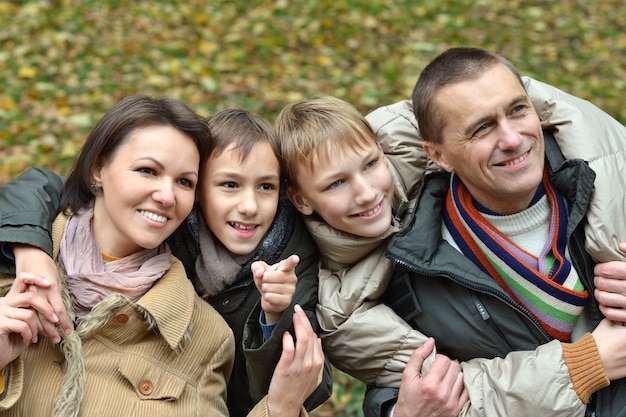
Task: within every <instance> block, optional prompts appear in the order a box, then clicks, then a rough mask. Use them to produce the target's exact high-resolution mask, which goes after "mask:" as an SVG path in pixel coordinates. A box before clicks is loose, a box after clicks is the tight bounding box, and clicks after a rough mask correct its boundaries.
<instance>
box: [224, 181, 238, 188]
mask: <svg viewBox="0 0 626 417" xmlns="http://www.w3.org/2000/svg"><path fill="white" fill-rule="evenodd" d="M222 187H224V188H229V189H234V188H237V183H236V182H233V181H227V182H225V183H222Z"/></svg>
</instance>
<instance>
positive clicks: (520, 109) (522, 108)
mask: <svg viewBox="0 0 626 417" xmlns="http://www.w3.org/2000/svg"><path fill="white" fill-rule="evenodd" d="M527 108H528V106H526V105H524V104H519V105H517V106H515V107H513V109H511V114H512V115H513V116H516V115H520V114H526V109H527Z"/></svg>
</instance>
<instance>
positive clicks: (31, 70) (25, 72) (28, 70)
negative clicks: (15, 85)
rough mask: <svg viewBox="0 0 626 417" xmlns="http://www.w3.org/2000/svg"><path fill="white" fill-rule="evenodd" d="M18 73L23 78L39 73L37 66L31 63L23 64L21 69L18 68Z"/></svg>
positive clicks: (32, 76)
mask: <svg viewBox="0 0 626 417" xmlns="http://www.w3.org/2000/svg"><path fill="white" fill-rule="evenodd" d="M17 75H18V76H19V77H21V78H34V77H35V75H37V68H35V67H32V66H30V65H22V66H21V67H20V69H19V70H17Z"/></svg>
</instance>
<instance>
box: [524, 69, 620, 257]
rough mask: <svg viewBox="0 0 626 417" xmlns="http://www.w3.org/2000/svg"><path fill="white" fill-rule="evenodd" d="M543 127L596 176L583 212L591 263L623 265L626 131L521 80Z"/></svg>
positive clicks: (582, 103) (579, 102)
mask: <svg viewBox="0 0 626 417" xmlns="http://www.w3.org/2000/svg"><path fill="white" fill-rule="evenodd" d="M523 78H524V83H525V85H526V91H527V92H528V95H529V97H530V98H531V100H532V102H533V105H534V106H535V108H536V109H537V113H538V114H539V118H540V119H541V122H542V126H543V127H544V128H547V129H551V130H553V131H554V136H555V138H556V141H557V143H558V145H559V147H560V148H561V151H562V152H563V155H564V156H565V157H566V158H568V159H570V158H580V159H584V160H585V161H587V163H588V164H589V166H590V167H591V168H592V169H593V170H594V171H595V173H596V180H595V183H594V186H595V190H594V193H593V197H592V199H591V205H590V207H589V209H588V211H587V225H586V226H585V246H586V249H587V251H588V252H589V254H590V255H591V256H592V257H593V258H594V260H595V261H596V262H607V261H616V260H621V261H626V255H625V254H624V253H622V252H621V251H620V250H619V249H618V248H617V244H618V243H619V242H623V241H626V222H624V221H623V217H624V212H625V211H626V207H625V205H626V200H624V199H623V198H615V190H624V189H626V170H625V168H624V166H625V164H624V161H626V127H624V125H622V124H621V123H619V122H618V121H617V120H615V119H614V118H612V117H611V116H609V115H608V114H607V113H605V112H603V111H602V110H600V109H599V108H598V107H596V106H595V105H594V104H592V103H590V102H589V101H587V100H583V99H580V98H578V97H575V96H572V95H570V94H567V93H565V92H564V91H561V90H559V89H558V88H555V87H552V86H550V85H548V84H545V83H542V82H540V81H536V80H533V79H531V78H528V77H523Z"/></svg>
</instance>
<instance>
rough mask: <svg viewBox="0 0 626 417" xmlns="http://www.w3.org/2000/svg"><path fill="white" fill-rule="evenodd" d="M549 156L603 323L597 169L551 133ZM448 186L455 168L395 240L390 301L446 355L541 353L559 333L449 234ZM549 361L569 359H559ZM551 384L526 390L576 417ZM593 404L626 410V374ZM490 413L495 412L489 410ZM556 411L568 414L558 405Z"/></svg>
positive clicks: (376, 409) (369, 411) (381, 395)
mask: <svg viewBox="0 0 626 417" xmlns="http://www.w3.org/2000/svg"><path fill="white" fill-rule="evenodd" d="M546 160H547V167H548V170H549V175H550V180H551V182H552V184H553V185H554V186H555V187H556V188H557V189H558V190H559V191H560V192H561V193H562V194H563V196H564V198H565V199H566V200H567V202H568V211H569V218H568V226H567V236H568V249H569V255H570V257H571V261H572V264H573V266H574V267H575V269H576V271H577V272H578V274H579V276H580V279H581V281H582V283H583V285H584V286H585V288H586V289H587V290H588V291H589V294H590V297H589V300H588V303H587V309H588V313H589V315H590V318H591V321H592V324H593V326H594V327H595V326H596V325H597V324H598V322H599V321H600V320H601V319H602V314H601V313H600V311H599V309H598V303H597V302H596V300H595V299H594V298H593V289H594V283H593V276H594V275H593V267H594V263H593V261H592V260H591V257H590V256H589V254H588V253H587V252H586V251H585V250H584V224H585V216H586V212H587V209H588V203H589V199H590V196H591V192H592V190H593V181H594V178H595V174H594V172H593V171H592V170H591V169H590V168H589V167H588V166H587V164H585V163H584V162H583V161H582V160H567V161H564V158H563V156H562V155H561V153H560V151H559V149H558V147H557V146H556V143H555V142H554V141H553V140H552V139H551V137H549V135H546ZM448 188H449V174H447V173H436V174H432V175H429V176H427V177H426V179H425V181H424V185H423V188H422V190H421V191H420V195H419V197H418V202H417V204H416V210H415V211H414V214H413V217H412V219H411V222H410V223H409V225H408V226H407V227H406V228H405V229H404V230H403V231H401V232H400V233H399V234H397V235H396V236H395V237H394V238H393V239H392V241H391V242H390V244H389V245H388V247H387V253H386V256H387V257H389V258H390V259H392V260H393V261H394V262H396V268H395V272H394V276H393V277H392V281H391V283H390V286H389V288H388V291H387V292H386V294H385V296H384V298H385V301H386V302H387V303H388V304H389V305H390V306H391V307H392V308H393V309H394V310H395V311H396V312H397V313H398V314H399V315H400V316H401V317H403V318H404V319H405V320H406V321H407V322H408V323H410V324H411V325H412V326H413V327H414V328H415V329H417V330H419V331H420V332H423V333H424V334H426V335H428V336H433V337H434V338H435V340H436V344H437V348H438V351H439V353H443V354H445V355H447V356H449V357H450V358H452V359H457V360H459V361H469V360H472V359H474V358H487V359H488V358H496V357H500V358H503V357H505V356H506V355H507V354H508V353H510V352H513V351H522V350H526V351H535V350H536V349H537V348H538V347H539V346H541V345H546V344H548V343H549V342H551V341H552V338H551V337H550V336H549V335H548V334H547V333H546V332H545V331H544V330H543V329H542V328H541V326H540V325H539V323H538V322H537V321H536V320H535V319H534V318H533V317H532V316H531V315H530V314H529V313H528V312H527V311H526V310H525V309H524V308H522V307H520V306H519V305H517V304H516V303H515V302H514V301H513V300H512V299H511V297H509V296H508V295H507V293H506V292H505V291H503V290H502V289H501V288H500V287H499V285H498V284H497V283H496V282H495V281H494V280H493V279H492V278H491V277H490V276H488V275H486V274H485V273H483V272H482V271H481V270H480V269H479V268H478V267H476V266H475V265H474V264H473V263H472V262H471V261H469V260H468V259H467V258H466V257H465V256H463V255H462V254H461V253H460V252H459V251H458V250H456V249H454V248H453V247H452V246H450V245H449V244H448V243H447V242H445V241H444V240H443V238H442V236H441V221H442V211H443V208H444V204H445V197H446V194H447V192H448ZM551 352H552V353H554V350H552V351H551ZM535 354H536V353H535ZM538 355H539V356H540V355H541V350H540V353H539V354H538ZM545 359H546V360H550V359H552V361H553V362H557V361H562V359H561V358H559V357H554V358H545ZM487 372H488V371H487ZM566 375H569V374H567V373H566ZM516 377H517V378H516V379H515V380H516V383H517V381H518V380H521V379H523V378H526V380H527V381H531V382H532V383H534V384H536V386H542V385H540V384H541V382H539V380H540V379H543V378H544V377H545V378H550V375H548V374H547V373H543V372H542V373H541V374H539V375H530V374H526V373H524V371H523V370H522V373H520V374H517V375H516ZM566 379H568V378H566ZM466 380H467V378H466ZM562 381H563V380H562V379H561V383H560V384H561V385H563V382H562ZM569 384H570V385H571V381H570V383H569ZM547 387H548V389H547V390H546V391H541V392H539V391H540V389H537V390H536V391H537V392H534V393H532V394H531V393H530V392H527V393H526V394H527V395H535V397H534V398H533V400H532V401H536V402H537V403H539V401H540V400H542V399H543V398H545V400H546V401H545V402H544V403H547V404H549V403H550V402H552V405H551V406H552V407H554V408H555V410H556V409H558V407H561V406H563V407H565V410H559V412H560V413H563V412H565V413H566V414H565V415H569V414H567V407H568V406H569V403H570V402H569V401H568V402H566V403H563V402H561V403H559V398H558V395H556V393H558V392H560V391H559V390H560V389H561V388H562V386H558V384H548V385H547ZM498 389H499V387H493V386H491V387H489V390H485V392H484V395H485V396H488V395H494V396H499V397H506V396H507V395H508V394H509V393H508V392H498ZM396 397H397V389H391V388H375V389H371V390H369V392H368V394H367V397H366V401H365V405H364V407H365V410H366V415H380V414H381V413H384V412H385V407H386V406H387V405H388V404H390V403H393V402H395V398H396ZM539 397H542V398H539ZM578 402H579V401H578ZM487 403H488V401H485V404H487ZM473 405H474V404H472V406H473ZM571 406H572V407H575V406H576V404H573V403H572V404H571ZM578 407H580V402H579V404H578ZM589 409H595V412H596V415H597V416H599V417H605V416H606V417H618V416H619V417H624V416H626V380H624V379H622V380H619V381H612V383H611V385H610V386H609V387H607V388H605V389H603V390H600V391H598V392H597V393H596V394H595V395H594V398H593V399H592V401H591V402H590V405H589ZM484 411H487V413H488V411H489V410H488V409H486V410H484ZM544 411H545V410H544ZM539 414H542V413H539ZM548 414H549V413H548ZM572 414H574V413H573V410H572ZM543 415H545V413H544V414H543ZM553 415H563V414H557V413H556V411H555V414H553Z"/></svg>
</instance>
